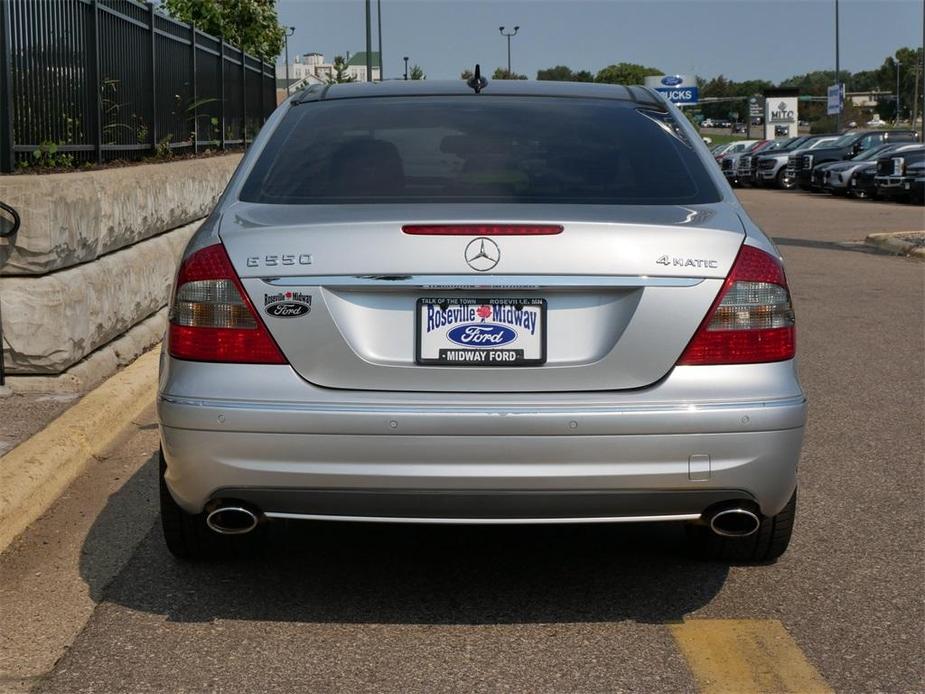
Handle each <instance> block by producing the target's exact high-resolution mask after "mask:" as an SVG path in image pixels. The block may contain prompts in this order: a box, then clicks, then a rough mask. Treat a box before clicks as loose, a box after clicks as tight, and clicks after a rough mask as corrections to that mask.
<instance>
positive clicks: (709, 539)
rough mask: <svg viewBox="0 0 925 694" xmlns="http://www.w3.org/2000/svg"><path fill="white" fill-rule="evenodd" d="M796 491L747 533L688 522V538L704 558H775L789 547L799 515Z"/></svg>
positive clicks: (748, 560)
mask: <svg viewBox="0 0 925 694" xmlns="http://www.w3.org/2000/svg"><path fill="white" fill-rule="evenodd" d="M796 510H797V493H796V490H794V492H793V496H791V497H790V501H788V502H787V505H786V506H784V508H783V509H782V510H781V512H780V513H778V514H777V515H776V516H771V517H770V518H762V519H761V525H759V526H758V530H756V531H755V532H754V533H752V534H751V535H748V536H746V537H722V536H720V535H717V534H716V533H714V532H713V531H712V530H710V528H708V527H707V526H705V525H689V526H687V528H688V540H689V541H690V544H691V548H692V550H693V551H694V554H695V555H696V556H698V557H699V558H701V559H721V560H727V561H738V562H745V563H766V562H773V561H774V560H776V559H777V558H778V557H780V556H781V555H782V554H783V553H784V552H786V551H787V545H789V544H790V536H791V535H792V534H793V522H794V520H795V518H796Z"/></svg>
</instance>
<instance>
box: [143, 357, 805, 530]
mask: <svg viewBox="0 0 925 694" xmlns="http://www.w3.org/2000/svg"><path fill="white" fill-rule="evenodd" d="M166 361H167V362H171V363H169V364H168V365H167V366H166V368H164V370H163V372H162V379H161V392H160V395H159V399H158V413H159V417H160V421H161V437H162V443H163V448H164V455H165V458H166V461H167V484H168V487H169V488H170V490H171V492H172V494H173V496H174V498H175V499H176V500H177V502H178V503H179V504H180V505H181V506H182V507H184V508H185V509H186V510H187V511H190V512H194V513H195V512H199V511H201V510H202V509H203V507H204V506H205V505H206V504H208V503H209V502H210V501H211V500H215V499H219V498H222V499H236V500H241V501H245V502H249V503H252V504H254V505H255V506H258V507H259V508H260V509H261V510H263V511H265V512H267V513H268V514H271V515H279V514H282V515H285V514H299V515H309V516H315V517H331V516H333V517H341V518H351V519H354V518H357V517H359V518H367V519H386V518H387V519H417V520H420V519H431V520H435V519H437V520H439V519H444V520H466V521H473V522H478V521H480V520H485V519H489V518H490V519H495V520H502V521H503V520H508V521H518V520H519V521H521V522H524V521H527V520H537V519H545V520H558V521H562V520H569V519H571V520H584V521H589V520H594V519H601V518H608V519H614V518H617V517H622V516H627V515H630V516H634V517H639V516H643V517H648V516H655V515H658V516H678V515H689V514H694V516H696V515H699V514H700V513H702V512H703V511H704V510H705V509H706V508H707V507H708V506H710V505H712V504H714V503H718V502H721V501H728V500H734V499H744V500H749V501H753V502H754V503H755V504H757V506H758V507H759V508H760V510H761V511H762V512H763V513H765V514H767V515H772V514H774V513H777V512H778V511H779V510H780V509H781V508H783V506H784V505H785V504H786V502H787V500H788V499H789V498H790V495H791V494H792V492H793V489H794V487H795V485H796V466H797V461H798V459H799V452H800V446H801V443H802V437H803V424H804V421H805V408H806V405H805V400H804V398H803V395H802V392H801V391H800V390H799V385H798V384H797V382H796V378H795V375H794V367H793V364H792V363H790V362H781V363H779V364H764V365H751V366H745V367H679V368H676V369H675V370H674V371H673V372H672V373H671V374H670V375H669V376H668V377H666V378H665V379H663V381H661V382H660V383H659V384H657V385H655V386H652V387H650V388H647V389H643V390H640V391H632V392H617V393H593V394H589V393H558V394H539V393H533V394H529V395H516V396H515V395H508V394H501V393H495V394H462V393H461V394H453V395H449V394H434V393H382V392H358V391H333V390H329V389H322V388H316V387H314V386H311V385H310V384H307V383H305V382H304V381H302V380H301V379H300V378H298V376H297V375H295V374H294V372H292V370H291V369H290V368H289V367H263V366H261V367H252V366H238V365H214V364H195V365H193V364H189V363H185V362H176V361H174V360H169V359H167V360H166ZM254 379H259V388H260V389H262V390H260V392H263V393H273V394H274V397H273V398H272V399H257V398H256V397H255V389H254V386H255V384H256V383H257V382H258V381H255V380H254ZM711 383H712V384H713V385H712V388H711V390H712V392H713V394H714V397H713V398H711V399H705V398H704V397H703V392H704V391H705V389H706V388H708V387H709V386H710V384H711ZM207 384H211V385H207ZM749 389H750V390H751V392H752V393H759V394H761V395H763V396H764V397H756V396H755V395H752V397H750V398H749V397H745V395H744V394H745V393H746V392H748V390H749ZM184 391H185V392H184ZM210 391H211V392H210ZM195 392H198V393H200V395H199V396H198V397H196V396H195V395H194V393H195ZM235 392H237V397H228V396H230V395H233V394H235ZM248 392H250V397H249V398H245V397H244V394H245V393H248ZM736 392H739V393H740V394H741V395H740V396H739V397H735V396H734V393H736ZM724 394H725V396H726V398H725V399H723V400H717V399H716V395H724ZM220 396H224V397H220Z"/></svg>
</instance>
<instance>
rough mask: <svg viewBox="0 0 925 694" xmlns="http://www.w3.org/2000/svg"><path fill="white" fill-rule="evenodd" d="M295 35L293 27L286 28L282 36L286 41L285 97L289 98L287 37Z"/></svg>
mask: <svg viewBox="0 0 925 694" xmlns="http://www.w3.org/2000/svg"><path fill="white" fill-rule="evenodd" d="M294 33H295V27H286V31H285V33H284V34H283V36H284V37H285V39H286V96H289V37H290V36H292V35H293V34H294Z"/></svg>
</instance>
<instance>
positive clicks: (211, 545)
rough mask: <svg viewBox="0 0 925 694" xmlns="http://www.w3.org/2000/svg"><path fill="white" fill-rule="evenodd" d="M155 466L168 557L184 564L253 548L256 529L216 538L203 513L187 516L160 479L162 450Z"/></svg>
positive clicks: (226, 557)
mask: <svg viewBox="0 0 925 694" xmlns="http://www.w3.org/2000/svg"><path fill="white" fill-rule="evenodd" d="M158 466H159V475H158V477H159V487H160V506H161V529H162V530H163V533H164V541H165V542H166V543H167V549H168V550H170V553H171V554H172V555H174V556H175V557H178V558H179V559H186V560H188V561H202V560H204V559H228V558H232V557H237V556H241V555H243V554H246V553H249V552H250V551H251V550H252V549H253V547H254V546H255V542H254V539H255V536H257V535H258V534H260V532H261V528H260V527H259V526H258V527H257V528H256V529H254V530H253V531H252V532H250V533H249V534H248V535H219V534H218V533H216V532H214V531H212V530H210V529H209V526H207V525H206V514H205V513H195V514H194V513H187V512H186V511H184V510H183V509H182V508H181V507H180V505H179V504H178V503H177V502H176V501H174V498H173V496H172V495H171V493H170V490H169V489H168V488H167V482H166V481H165V479H164V473H166V472H167V463H166V461H165V460H164V452H163V451H159V452H158Z"/></svg>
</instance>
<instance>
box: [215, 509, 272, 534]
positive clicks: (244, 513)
mask: <svg viewBox="0 0 925 694" xmlns="http://www.w3.org/2000/svg"><path fill="white" fill-rule="evenodd" d="M259 520H260V519H259V518H258V517H257V514H256V513H254V512H253V511H251V510H249V509H246V508H243V507H241V506H220V507H218V508H217V509H215V510H214V511H212V512H210V513H209V515H207V516H206V525H207V526H209V529H210V530H212V531H213V532H216V533H218V534H219V535H244V534H246V533H249V532H250V531H251V530H253V529H254V528H256V527H257V523H258V522H259Z"/></svg>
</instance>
